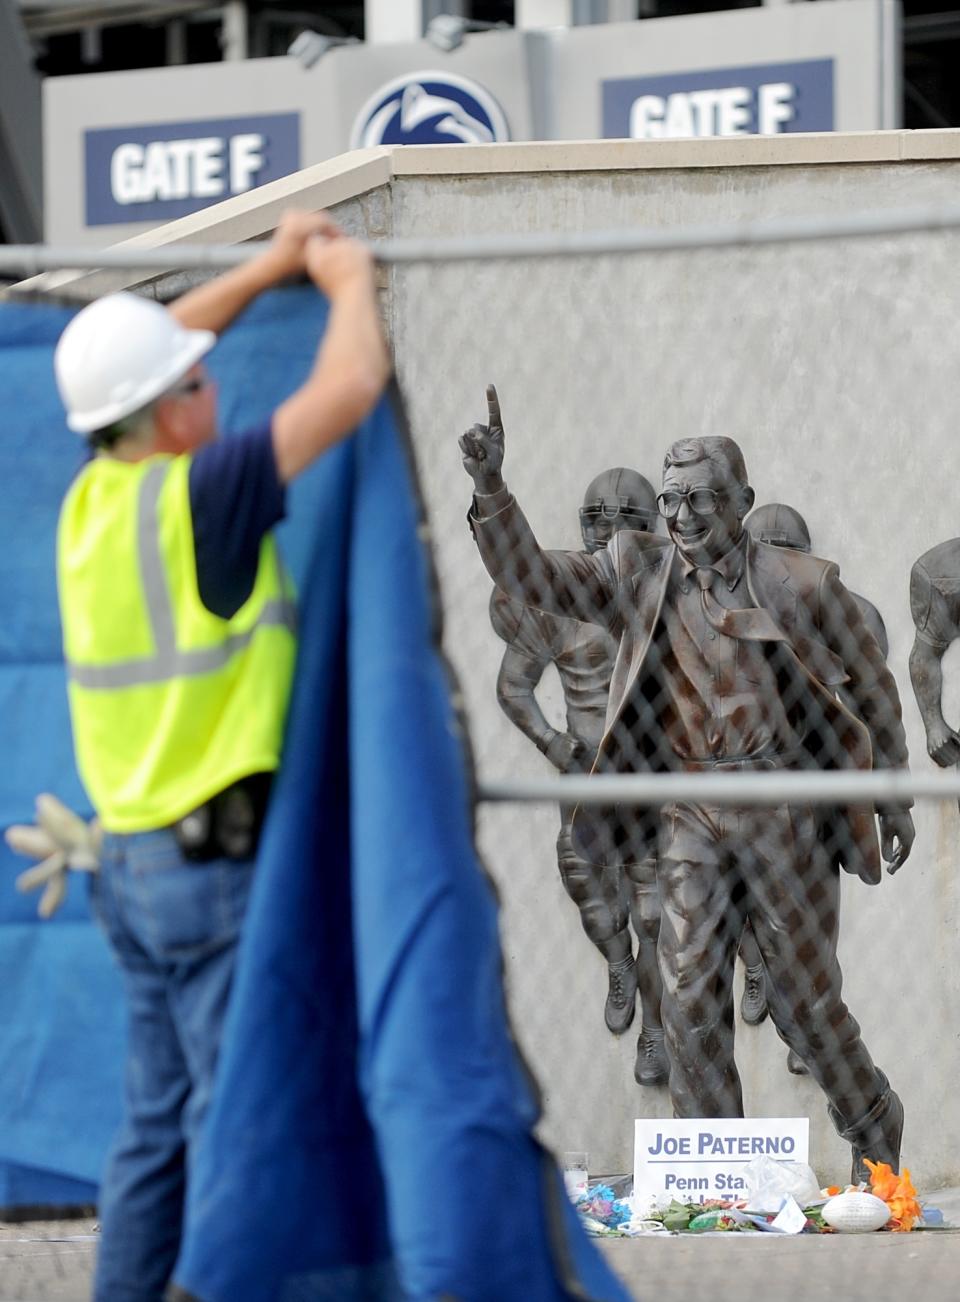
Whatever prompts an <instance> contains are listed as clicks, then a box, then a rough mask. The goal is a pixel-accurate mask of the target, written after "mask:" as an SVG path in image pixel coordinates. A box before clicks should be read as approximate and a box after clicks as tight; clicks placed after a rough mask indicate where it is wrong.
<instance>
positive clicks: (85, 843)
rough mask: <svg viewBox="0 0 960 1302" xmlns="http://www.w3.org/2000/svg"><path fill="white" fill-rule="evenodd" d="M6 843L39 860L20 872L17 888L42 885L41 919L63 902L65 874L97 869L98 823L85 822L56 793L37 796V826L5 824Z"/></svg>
mask: <svg viewBox="0 0 960 1302" xmlns="http://www.w3.org/2000/svg"><path fill="white" fill-rule="evenodd" d="M6 842H7V845H9V847H10V849H11V850H14V851H16V853H17V854H22V855H26V856H27V857H28V858H30V859H39V860H40V863H38V864H37V866H36V867H35V868H28V869H27V871H26V872H23V873H21V874H20V876H19V877H18V878H17V890H19V891H34V890H38V889H39V888H40V887H41V886H42V887H43V894H42V895H41V896H40V903H39V905H38V906H37V912H38V913H39V915H40V917H41V918H49V917H50V916H51V914H53V913H56V911H57V909H59V907H60V905H61V904H62V903H63V900H64V897H65V896H66V893H67V873H68V872H69V871H70V870H71V869H72V870H73V871H75V872H96V871H97V868H98V867H99V853H100V825H99V823H97V821H96V819H94V821H93V822H91V823H86V822H84V820H83V819H82V818H81V817H80V816H79V815H78V814H75V813H73V811H72V810H70V809H68V808H67V807H66V805H64V804H62V803H61V802H60V801H59V800H57V798H56V796H49V795H42V796H37V822H36V825H35V826H26V825H24V824H15V825H14V826H13V827H8V828H7V832H6Z"/></svg>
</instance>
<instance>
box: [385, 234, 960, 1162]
mask: <svg viewBox="0 0 960 1302" xmlns="http://www.w3.org/2000/svg"><path fill="white" fill-rule="evenodd" d="M880 222H881V227H883V222H882V219H880ZM896 226H897V222H896V221H894V220H890V221H888V222H887V224H886V228H885V229H884V228H882V229H881V230H880V232H879V233H875V234H874V235H873V236H871V237H870V238H867V239H862V238H859V237H857V236H850V235H847V234H845V233H844V230H843V223H842V222H839V223H835V224H834V226H833V228H832V229H831V221H830V216H829V214H825V215H824V216H823V217H822V218H821V219H820V222H819V225H818V226H817V233H818V236H819V238H818V239H817V240H816V241H815V242H811V241H809V240H807V239H798V240H794V239H788V238H784V239H781V240H780V241H779V242H768V239H769V238H771V230H770V228H769V227H768V228H764V229H762V230H761V231H759V232H758V233H757V235H758V238H757V239H756V242H752V241H751V239H750V237H749V235H746V236H744V237H743V242H742V243H741V244H740V245H739V246H738V247H727V246H726V244H725V240H726V239H727V238H728V237H729V232H727V233H724V232H720V231H718V232H716V233H715V234H716V240H715V246H713V247H711V240H710V233H709V232H706V233H705V232H703V231H701V232H699V233H697V234H696V235H695V236H691V238H690V243H691V244H693V243H696V242H698V241H699V242H700V243H701V244H702V247H691V248H679V249H669V248H660V249H656V250H644V249H638V248H637V244H638V243H640V242H641V241H640V239H639V237H636V235H635V234H634V236H632V237H627V238H625V239H624V240H623V241H622V246H621V248H620V251H619V252H618V251H616V250H615V240H607V241H606V247H605V248H604V249H603V251H602V252H590V251H584V250H586V249H589V246H590V242H591V238H593V239H594V245H595V247H596V246H598V245H599V246H601V247H602V246H603V241H597V240H596V237H584V239H583V240H582V241H581V242H580V251H579V252H578V251H577V241H576V239H575V238H574V239H573V240H570V241H568V244H569V245H570V248H569V249H568V252H567V253H566V254H565V255H558V254H554V255H553V256H529V257H527V258H522V257H517V256H512V257H511V258H509V259H506V258H504V259H496V258H493V257H490V256H484V257H482V258H477V257H473V258H470V257H468V258H465V259H464V260H458V261H442V260H435V259H431V258H430V257H428V256H424V257H423V260H422V261H421V262H418V263H415V264H412V265H404V266H397V267H395V268H394V270H393V273H392V274H393V289H392V308H391V312H392V325H393V331H394V336H395V344H396V349H397V358H398V367H399V372H400V376H401V381H402V384H403V386H404V390H405V394H406V399H407V404H408V411H409V416H410V422H411V426H412V429H413V431H414V437H415V443H416V447H417V451H418V455H419V461H420V472H421V477H422V482H423V485H424V490H425V495H426V500H427V507H428V511H429V514H430V518H431V530H432V539H433V543H434V547H435V553H436V556H437V562H438V567H439V571H440V578H441V586H442V592H443V598H444V607H445V615H446V647H447V650H448V653H449V654H450V656H451V658H452V660H453V662H454V664H455V666H456V668H457V670H458V672H459V676H460V680H461V683H462V687H463V692H464V696H465V700H466V705H467V714H468V717H469V720H470V726H471V733H472V737H473V740H474V743H475V746H476V749H477V754H478V769H479V773H480V775H481V782H484V781H494V782H496V783H497V785H498V788H499V789H500V794H501V795H507V794H509V791H510V789H511V787H512V788H513V790H514V791H515V792H517V793H519V790H520V788H521V787H522V786H524V784H529V782H530V781H531V780H537V779H542V778H546V777H547V776H548V775H550V774H551V773H567V774H570V773H585V772H587V771H590V770H592V771H593V773H595V774H651V775H657V774H659V775H663V774H668V775H671V777H670V782H671V786H670V788H669V792H665V793H664V794H663V795H662V796H658V795H656V794H655V795H653V796H650V795H649V792H648V794H647V799H648V800H652V801H653V803H652V804H649V803H648V804H645V805H643V806H639V805H636V804H633V803H631V800H630V798H629V797H627V798H626V799H623V800H620V799H618V800H617V801H616V802H614V800H613V799H612V798H611V799H610V802H609V803H608V804H601V805H595V804H591V803H589V800H588V801H587V802H585V803H581V804H580V805H579V806H578V805H577V800H578V799H579V797H580V796H581V795H584V794H587V795H588V794H589V789H584V788H583V787H582V784H580V786H579V787H578V790H577V791H576V792H573V791H571V794H570V796H569V798H568V799H567V800H566V801H565V803H563V804H562V805H561V806H560V809H559V812H558V810H557V807H556V806H554V807H553V808H552V809H551V808H549V807H547V806H545V805H543V804H537V805H535V804H529V803H524V804H520V803H512V804H511V803H498V804H496V805H490V804H488V805H486V806H485V807H483V809H482V811H481V816H480V829H479V830H480V841H481V845H482V848H483V851H484V854H485V857H486V860H487V862H488V864H489V866H490V868H491V870H492V872H493V873H494V876H495V877H496V879H497V881H498V883H499V885H500V888H501V891H502V894H503V899H504V909H503V924H502V925H503V934H504V943H505V949H506V954H507V964H508V966H507V975H508V983H509V991H510V996H511V1000H512V1006H513V1011H514V1015H515V1022H516V1026H517V1030H518V1033H519V1036H520V1038H521V1040H522V1042H523V1045H524V1048H525V1050H526V1051H527V1053H528V1056H529V1058H530V1060H531V1062H532V1064H533V1066H534V1069H535V1070H536V1072H537V1073H538V1076H539V1078H540V1081H541V1084H542V1086H543V1088H544V1093H545V1101H546V1119H545V1133H546V1135H547V1137H548V1139H549V1140H550V1141H551V1142H552V1143H553V1144H554V1146H555V1147H556V1148H557V1150H558V1151H563V1150H587V1151H588V1152H589V1154H590V1165H591V1169H593V1170H596V1171H598V1172H610V1171H612V1172H621V1171H628V1170H630V1169H631V1167H632V1163H633V1122H634V1119H635V1118H642V1117H667V1116H670V1115H671V1114H672V1113H675V1114H676V1115H678V1116H680V1117H730V1116H735V1115H738V1114H739V1113H740V1112H741V1110H742V1111H745V1112H746V1114H747V1115H748V1116H751V1115H752V1116H781V1117H796V1116H801V1117H803V1116H808V1117H809V1118H810V1160H811V1163H812V1164H813V1166H814V1167H815V1169H816V1171H817V1173H818V1175H819V1176H820V1177H821V1179H822V1180H823V1181H824V1182H825V1183H830V1184H840V1185H845V1184H846V1182H847V1181H848V1180H849V1179H850V1178H851V1171H850V1162H851V1148H852V1149H853V1156H854V1159H855V1160H857V1159H859V1158H860V1157H861V1156H864V1155H865V1156H867V1157H870V1158H872V1159H874V1160H877V1161H887V1162H890V1163H895V1161H896V1159H897V1158H898V1156H900V1155H901V1150H902V1158H903V1161H904V1162H905V1163H906V1165H907V1166H909V1167H911V1168H912V1170H913V1173H914V1177H915V1179H916V1180H917V1181H918V1182H919V1183H920V1184H922V1185H923V1186H924V1187H925V1188H933V1187H937V1186H940V1185H944V1184H950V1183H956V1182H957V1179H958V1172H960V1162H958V1159H957V1153H958V1151H960V1149H958V1144H960V1118H958V1116H957V1113H956V1109H953V1108H952V1107H944V1106H943V1100H942V1093H941V1089H940V1086H939V1085H938V1084H936V1083H935V1082H936V1081H937V1080H938V1079H939V1078H941V1077H942V1074H943V1073H944V1072H950V1070H951V1068H950V1064H951V1062H952V1061H954V1060H955V1056H956V1030H955V1027H956V1024H957V1013H958V1011H960V1010H958V990H957V982H956V978H955V975H954V974H953V971H952V967H953V964H952V960H951V959H950V957H949V956H950V954H951V953H952V952H953V949H954V946H955V936H956V915H957V907H958V892H957V886H956V884H955V862H956V858H957V855H958V854H960V849H958V833H960V827H958V823H957V810H956V802H955V800H952V799H951V800H949V801H941V802H939V803H932V802H929V801H923V802H921V803H920V804H918V805H917V806H916V807H915V808H914V809H913V810H912V813H911V810H910V805H911V800H910V799H909V796H908V797H907V798H904V795H903V794H902V793H899V794H896V793H894V792H893V791H892V790H888V791H887V792H886V793H885V794H883V795H882V798H880V799H879V803H878V804H877V806H876V807H877V808H878V809H879V810H880V814H881V817H880V819H879V822H878V821H877V819H876V817H875V810H874V802H876V801H877V800H878V795H877V792H876V791H874V792H872V793H869V792H867V793H864V792H862V789H857V788H856V787H854V789H853V790H851V791H850V794H849V796H846V795H844V794H843V790H842V782H843V781H844V780H845V778H846V775H847V774H857V773H865V772H869V771H871V770H873V771H882V770H888V769H897V770H899V769H901V768H903V767H904V766H905V765H906V764H907V762H908V758H907V757H908V752H909V754H910V756H911V759H912V763H913V765H914V768H915V773H916V774H917V776H918V777H925V776H928V775H931V774H933V773H934V772H935V769H934V767H933V765H932V764H931V763H930V761H929V760H928V758H927V755H926V732H925V728H924V726H923V723H922V720H921V711H923V712H925V714H926V718H927V721H928V724H929V726H930V728H931V729H933V730H934V732H935V731H936V729H937V728H938V727H939V724H938V723H937V720H938V719H939V716H940V709H941V682H940V658H941V656H942V655H943V652H944V648H945V647H946V646H947V644H948V643H949V642H950V641H951V640H952V639H953V638H954V637H955V636H957V633H958V628H957V625H956V623H955V617H956V614H957V613H958V611H957V606H956V597H955V590H956V583H957V581H958V580H960V570H958V572H957V574H956V576H955V577H952V576H951V574H950V561H951V557H952V552H951V550H950V549H949V548H947V549H941V550H940V551H938V552H935V553H934V557H933V559H932V561H931V562H930V563H929V564H927V566H926V568H925V569H924V568H923V567H920V568H919V569H917V570H915V571H914V573H913V578H912V580H911V571H912V570H913V567H914V563H915V562H916V561H917V559H918V558H919V557H920V556H921V555H922V554H924V553H927V552H928V551H929V550H930V549H931V548H934V547H936V546H937V545H938V544H941V543H943V542H945V541H946V540H949V539H951V538H952V537H953V535H954V534H955V532H956V527H955V523H954V520H955V513H954V512H953V511H952V510H951V508H950V505H949V502H950V498H951V495H952V488H951V486H950V484H949V483H948V482H945V476H946V472H947V467H948V465H949V461H948V460H947V459H946V458H945V457H944V452H945V450H946V449H947V448H949V447H950V446H951V439H952V437H953V413H954V408H955V397H956V392H955V390H956V384H955V381H954V378H953V374H954V368H953V365H952V359H953V352H954V347H955V340H956V338H957V325H958V322H957V319H956V318H957V307H956V298H955V295H953V294H952V293H951V292H950V290H949V288H948V286H949V285H950V284H951V283H952V275H951V269H952V266H953V264H954V261H955V258H956V255H957V252H958V247H960V240H958V236H957V234H956V232H955V231H954V230H952V229H948V230H944V231H939V232H935V233H929V232H918V231H898V230H897V229H896ZM803 233H804V234H808V233H809V230H807V231H805V232H803ZM660 234H661V239H664V240H669V239H670V238H677V234H676V232H672V233H671V232H668V233H667V235H666V236H665V237H664V236H663V234H662V233H660ZM775 234H776V232H775V231H774V232H773V235H775ZM780 234H781V235H786V234H789V232H788V231H786V230H782V231H781V232H780ZM682 239H683V233H682V232H681V233H680V236H679V240H680V241H682ZM631 244H632V245H633V247H631ZM541 251H542V250H541ZM512 252H513V253H516V252H517V250H515V249H514V250H512ZM532 252H536V250H532ZM487 253H489V250H487ZM490 384H493V385H495V386H496V392H495V393H493V392H491V391H489V390H488V388H487V386H488V385H490ZM458 439H461V440H462V442H461V446H460V447H458ZM501 457H502V477H501V475H500V473H499V471H500V462H501ZM464 468H466V470H467V472H469V473H466V474H465V473H464ZM471 477H472V479H473V482H471ZM475 490H476V493H477V495H476V496H472V494H473V493H474V491H475ZM468 512H469V522H468V521H467V519H466V517H467V515H468ZM934 608H935V611H936V613H935V614H931V613H929V612H930V611H933V610H934ZM915 623H916V626H915ZM915 640H916V648H915V649H913V650H912V648H914V642H915ZM946 664H947V667H948V668H947V672H946V674H945V675H944V678H945V681H944V683H943V694H944V697H945V700H944V703H943V709H944V710H945V711H946V714H947V717H948V718H951V717H952V718H955V717H956V716H955V712H953V713H952V712H951V711H952V707H953V702H954V701H955V700H956V697H957V684H956V681H955V679H954V678H953V677H952V676H951V674H950V673H949V664H950V658H949V657H948V658H947V660H946ZM911 667H912V671H913V679H914V683H915V684H916V690H917V693H918V697H919V704H918V697H915V693H914V686H913V685H912V683H911ZM934 732H932V733H931V736H933V735H934ZM941 742H942V745H943V747H944V748H943V749H942V750H941V752H940V758H941V759H948V760H951V761H952V760H953V759H955V758H956V756H955V755H954V754H953V753H952V751H951V749H950V748H951V745H952V743H950V742H949V738H945V737H944V738H941ZM687 774H689V775H691V778H692V779H695V783H694V784H692V785H690V786H689V787H688V786H685V784H684V780H683V776H682V775H687ZM705 775H706V776H707V777H709V778H710V781H708V782H707V784H706V786H703V785H702V780H703V777H704V776H705ZM797 775H807V776H814V775H816V776H817V778H818V780H819V782H820V787H819V791H817V790H814V791H813V794H814V796H815V798H816V800H817V801H818V803H816V804H814V803H811V797H810V791H809V790H808V791H807V793H806V794H804V795H803V796H802V797H800V796H797V797H796V798H793V797H792V796H791V791H792V789H793V788H791V786H790V785H789V781H790V779H793V778H796V777H797ZM824 776H825V778H826V789H824V781H823V777H824ZM717 778H722V779H724V781H723V782H722V784H721V783H719V782H718V781H717ZM758 778H762V779H765V780H766V781H767V783H769V784H771V785H772V787H773V791H774V796H773V800H772V803H764V804H763V805H759V804H756V803H753V801H754V799H755V798H756V797H755V795H752V796H751V797H750V798H748V797H747V796H746V795H745V796H743V797H742V798H738V797H736V795H735V794H734V795H733V796H729V795H724V793H726V792H730V791H732V790H733V791H735V784H736V783H738V782H742V783H743V785H744V789H745V790H748V789H749V790H750V791H752V792H754V793H755V792H756V791H757V790H761V791H764V790H767V787H765V786H763V784H762V783H761V784H760V785H759V786H758V784H757V783H756V782H755V781H754V779H758ZM697 784H699V785H697ZM751 784H752V785H751ZM813 788H816V783H814V784H812V788H811V789H813ZM841 795H843V798H842V799H841ZM911 820H912V821H911ZM914 830H915V831H916V840H915V841H913V836H914ZM911 842H913V844H912V849H911V850H910V856H909V860H908V861H907V862H906V864H905V866H904V868H903V871H902V872H901V873H899V875H897V876H895V877H892V878H891V877H890V876H888V875H887V873H886V872H882V871H881V869H882V859H883V858H886V860H888V861H889V860H891V859H892V860H893V862H894V863H895V864H896V863H899V862H900V861H902V860H903V859H904V858H905V852H906V851H907V850H908V849H910V847H911ZM881 852H882V853H881ZM841 973H842V978H841ZM841 979H842V988H841ZM854 1018H856V1020H854ZM778 1035H779V1037H780V1038H779V1039H778V1038H777V1036H778ZM901 1101H902V1104H903V1109H904V1113H905V1123H904V1128H903V1137H902V1143H901V1121H902V1118H901V1110H900V1105H901ZM859 1171H860V1173H863V1168H862V1166H861V1167H860V1168H859Z"/></svg>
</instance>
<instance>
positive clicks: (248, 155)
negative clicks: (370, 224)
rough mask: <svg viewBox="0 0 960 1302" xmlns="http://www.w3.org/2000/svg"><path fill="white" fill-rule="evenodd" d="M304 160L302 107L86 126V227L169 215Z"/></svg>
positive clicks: (163, 219)
mask: <svg viewBox="0 0 960 1302" xmlns="http://www.w3.org/2000/svg"><path fill="white" fill-rule="evenodd" d="M299 166H300V115H299V113H264V114H260V115H259V116H258V117H245V118H205V119H203V120H202V121H199V122H160V123H154V124H153V125H150V126H137V127H102V128H97V129H96V130H92V131H86V132H84V176H85V180H86V219H87V225H88V226H104V225H108V224H113V223H115V222H142V221H150V222H166V221H172V220H173V218H174V217H184V216H186V214H187V213H191V212H196V211H197V210H198V209H200V208H208V207H209V206H210V205H211V204H214V203H219V202H220V200H221V199H229V198H230V196H231V195H234V194H242V193H243V192H244V191H245V190H252V189H253V188H254V187H255V186H258V185H263V184H264V182H266V181H275V180H277V178H278V177H281V176H289V174H290V173H291V172H295V171H297V169H298V168H299Z"/></svg>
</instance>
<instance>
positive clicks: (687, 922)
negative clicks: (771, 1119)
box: [657, 804, 889, 1124]
mask: <svg viewBox="0 0 960 1302" xmlns="http://www.w3.org/2000/svg"><path fill="white" fill-rule="evenodd" d="M657 878H658V882H659V893H660V907H661V923H660V943H659V960H660V971H661V975H662V979H663V1003H662V1014H663V1024H664V1030H665V1032H666V1047H667V1053H668V1056H669V1059H670V1097H671V1101H672V1103H673V1109H674V1113H675V1115H676V1116H678V1117H739V1116H742V1115H743V1095H742V1091H741V1086H740V1077H739V1075H738V1073H737V1068H736V1064H735V1062H734V1052H733V1051H734V1003H733V970H734V959H735V957H736V952H737V946H738V943H739V940H740V935H741V932H742V931H743V926H744V922H745V921H746V920H747V919H749V920H750V922H751V923H752V924H753V930H754V933H755V935H756V938H757V943H758V944H759V947H760V952H761V954H762V956H763V961H764V964H765V966H766V970H767V990H768V1001H769V1006H770V1013H771V1016H772V1018H773V1021H774V1024H775V1026H776V1028H777V1030H778V1032H779V1034H780V1036H781V1038H782V1039H783V1040H784V1041H785V1042H786V1043H787V1044H788V1045H789V1046H790V1048H791V1049H794V1050H796V1052H797V1053H798V1054H799V1055H800V1057H801V1058H802V1059H803V1061H804V1062H805V1063H807V1065H808V1066H809V1068H810V1073H811V1075H812V1076H813V1077H814V1079H815V1080H816V1081H817V1082H818V1083H819V1084H820V1086H821V1087H822V1089H823V1090H824V1092H825V1093H826V1095H827V1097H828V1099H829V1100H830V1102H831V1103H832V1104H833V1107H834V1108H835V1109H836V1112H837V1113H838V1114H839V1119H840V1120H842V1121H843V1122H844V1123H846V1124H851V1123H853V1122H854V1121H855V1120H856V1119H858V1118H860V1117H863V1116H864V1115H865V1114H867V1113H868V1112H869V1111H870V1109H871V1108H872V1107H873V1106H874V1105H875V1104H876V1103H877V1101H878V1100H879V1099H880V1098H881V1096H883V1095H884V1094H885V1093H886V1091H887V1090H888V1088H889V1086H888V1083H887V1081H886V1078H885V1076H884V1075H883V1073H882V1072H880V1071H878V1069H877V1068H876V1067H875V1066H874V1063H873V1061H872V1059H871V1057H870V1054H869V1053H868V1052H867V1048H866V1046H865V1045H864V1043H863V1041H862V1039H861V1038H860V1028H859V1026H858V1025H857V1023H856V1021H855V1020H854V1018H853V1017H852V1016H851V1014H850V1012H849V1010H848V1008H847V1006H846V1004H845V1003H844V1002H843V997H842V993H841V987H842V981H843V978H842V975H841V972H840V965H839V963H838V961H837V955H836V948H835V944H834V940H833V938H834V933H835V928H836V920H837V910H838V906H839V890H840V882H839V874H838V873H837V871H836V868H835V867H834V866H833V864H832V863H831V857H830V854H829V853H828V850H827V848H826V847H825V846H824V845H823V843H822V841H821V838H820V829H819V825H818V819H817V811H816V810H815V809H814V808H811V807H808V806H803V805H793V806H786V805H784V806H780V807H777V808H772V809H770V808H768V809H764V808H752V809H736V808H731V807H724V808H715V807H709V806H699V805H689V804H672V805H667V806H665V807H664V808H663V810H662V817H661V824H660V840H659V857H658V866H657Z"/></svg>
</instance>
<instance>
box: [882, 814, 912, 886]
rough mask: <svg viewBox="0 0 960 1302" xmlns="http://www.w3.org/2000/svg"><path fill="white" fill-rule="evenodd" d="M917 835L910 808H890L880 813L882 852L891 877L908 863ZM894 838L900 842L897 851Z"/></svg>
mask: <svg viewBox="0 0 960 1302" xmlns="http://www.w3.org/2000/svg"><path fill="white" fill-rule="evenodd" d="M915 836H916V832H915V831H914V827H913V819H912V818H911V817H910V811H909V810H908V809H890V810H887V811H885V812H884V813H882V814H881V815H880V853H881V854H882V855H883V857H884V860H885V861H886V864H887V872H888V873H889V874H890V875H891V877H892V876H893V874H894V873H895V872H897V871H898V870H899V869H900V868H902V867H903V865H904V864H905V863H906V861H907V855H909V853H910V850H911V848H912V846H913V839H914V837H915ZM894 838H896V841H897V843H898V844H897V849H896V853H894V849H893V842H894Z"/></svg>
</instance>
